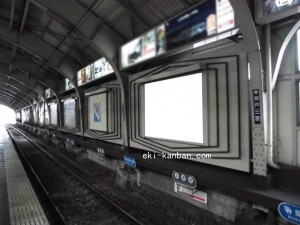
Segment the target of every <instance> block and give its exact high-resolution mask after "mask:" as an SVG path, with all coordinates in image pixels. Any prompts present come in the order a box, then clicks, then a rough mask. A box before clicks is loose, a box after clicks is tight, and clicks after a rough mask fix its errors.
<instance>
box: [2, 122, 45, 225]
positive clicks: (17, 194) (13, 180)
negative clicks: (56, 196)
mask: <svg viewBox="0 0 300 225" xmlns="http://www.w3.org/2000/svg"><path fill="white" fill-rule="evenodd" d="M0 132H1V133H2V134H1V137H2V138H0V142H2V143H3V148H4V154H5V162H6V177H7V190H8V200H9V214H10V221H11V225H48V224H49V222H48V220H47V218H46V216H45V213H44V211H43V209H42V207H41V205H40V203H39V201H38V198H37V196H36V194H35V192H34V190H33V188H32V186H31V184H30V181H29V179H28V177H27V175H26V172H25V170H24V168H23V166H22V163H21V161H20V159H19V157H18V155H17V152H16V150H15V148H14V146H13V144H12V141H11V140H10V138H9V136H8V134H7V133H6V130H5V129H4V128H3V127H1V128H0Z"/></svg>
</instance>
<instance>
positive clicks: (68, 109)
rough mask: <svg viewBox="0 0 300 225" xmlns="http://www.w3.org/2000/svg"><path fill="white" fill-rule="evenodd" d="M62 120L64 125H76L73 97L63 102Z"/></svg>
mask: <svg viewBox="0 0 300 225" xmlns="http://www.w3.org/2000/svg"><path fill="white" fill-rule="evenodd" d="M64 122H65V123H64V125H65V126H66V127H76V102H75V99H69V100H66V101H65V102H64Z"/></svg>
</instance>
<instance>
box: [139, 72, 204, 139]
mask: <svg viewBox="0 0 300 225" xmlns="http://www.w3.org/2000/svg"><path fill="white" fill-rule="evenodd" d="M145 136H146V137H152V138H159V139H167V140H175V141H184V142H193V143H200V144H202V143H203V97H202V73H197V74H192V75H187V76H182V77H178V78H171V79H167V80H162V81H156V82H152V83H147V84H145Z"/></svg>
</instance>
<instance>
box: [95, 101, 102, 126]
mask: <svg viewBox="0 0 300 225" xmlns="http://www.w3.org/2000/svg"><path fill="white" fill-rule="evenodd" d="M94 122H101V103H99V102H98V103H94Z"/></svg>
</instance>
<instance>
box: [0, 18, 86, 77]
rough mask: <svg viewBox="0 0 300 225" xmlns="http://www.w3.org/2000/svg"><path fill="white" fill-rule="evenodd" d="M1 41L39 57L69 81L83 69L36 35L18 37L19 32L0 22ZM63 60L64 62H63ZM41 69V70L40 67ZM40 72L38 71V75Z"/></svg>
mask: <svg viewBox="0 0 300 225" xmlns="http://www.w3.org/2000/svg"><path fill="white" fill-rule="evenodd" d="M0 39H2V40H4V41H6V42H8V43H10V44H12V45H15V46H17V47H18V48H21V49H23V50H24V51H26V52H28V53H29V54H31V55H32V56H33V57H38V58H39V59H41V60H42V61H44V64H46V65H48V66H49V67H51V68H53V69H54V70H55V71H57V72H58V73H59V74H61V76H63V77H67V78H69V79H73V78H75V74H76V71H77V70H79V69H81V66H80V65H79V64H77V63H75V62H74V61H73V60H72V61H71V60H70V59H69V58H66V57H65V55H64V54H63V53H62V52H60V51H57V50H56V48H54V47H53V46H51V45H49V44H48V43H46V42H45V41H43V40H41V39H40V38H39V37H37V36H36V35H33V34H30V33H23V34H21V35H18V33H17V32H14V31H11V32H9V30H8V29H7V28H6V27H5V26H4V22H1V21H0ZM62 59H64V60H63V62H62ZM39 69H41V68H40V67H39ZM37 72H39V70H38V71H36V73H37Z"/></svg>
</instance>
